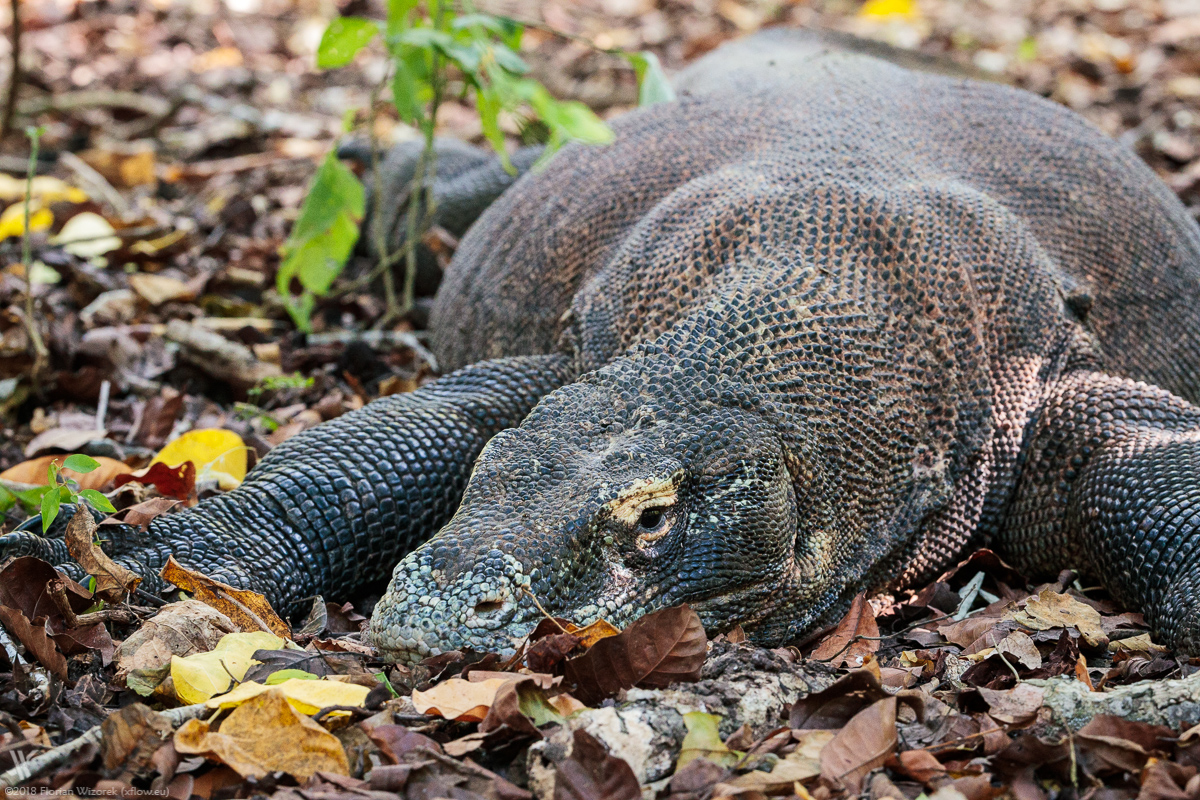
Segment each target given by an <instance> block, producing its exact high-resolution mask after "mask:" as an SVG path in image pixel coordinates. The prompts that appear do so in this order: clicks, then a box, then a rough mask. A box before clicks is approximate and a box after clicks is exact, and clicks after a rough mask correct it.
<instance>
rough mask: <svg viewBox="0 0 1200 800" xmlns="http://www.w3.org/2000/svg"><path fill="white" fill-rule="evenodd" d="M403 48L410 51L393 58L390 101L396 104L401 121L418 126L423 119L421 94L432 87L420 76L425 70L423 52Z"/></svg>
mask: <svg viewBox="0 0 1200 800" xmlns="http://www.w3.org/2000/svg"><path fill="white" fill-rule="evenodd" d="M404 49H406V50H409V51H410V52H409V53H408V54H407V56H406V57H397V58H396V59H395V73H394V74H393V75H392V103H393V104H394V105H395V106H396V114H397V115H399V117H400V121H401V122H407V123H408V124H409V125H413V126H419V125H420V124H421V122H422V121H423V120H424V119H425V103H424V97H423V95H424V94H425V93H426V92H432V88H431V87H430V86H429V84H428V82H427V81H425V80H424V79H423V77H422V76H423V74H424V73H425V72H426V69H425V58H424V54H422V53H420V52H419V51H416V50H412V49H411V48H404Z"/></svg>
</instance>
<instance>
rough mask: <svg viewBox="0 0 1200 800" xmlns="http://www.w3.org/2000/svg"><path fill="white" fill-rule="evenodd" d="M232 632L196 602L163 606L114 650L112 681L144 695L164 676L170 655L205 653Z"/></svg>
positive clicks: (227, 623) (211, 610) (225, 622)
mask: <svg viewBox="0 0 1200 800" xmlns="http://www.w3.org/2000/svg"><path fill="white" fill-rule="evenodd" d="M236 630H237V627H236V626H235V625H234V624H233V622H232V621H231V620H230V619H229V617H227V616H225V615H224V614H222V613H221V612H220V611H217V610H216V609H215V608H213V607H212V606H210V605H206V604H205V603H201V602H200V601H199V600H184V601H182V602H179V603H171V604H170V605H166V606H163V607H162V609H160V610H159V612H158V613H157V614H155V615H154V616H153V617H151V618H150V619H148V620H146V622H145V623H143V624H142V627H141V628H139V629H138V630H137V631H135V632H134V633H133V634H132V635H131V636H130V637H129V638H128V639H126V640H125V641H123V642H122V643H121V646H120V647H119V648H117V659H116V660H117V674H116V676H115V677H114V678H113V680H114V681H115V682H116V683H117V684H118V685H120V684H122V683H127V684H128V686H129V688H131V689H134V690H135V691H137V692H138V693H139V694H146V693H148V692H149V691H150V690H151V689H153V688H154V686H156V685H157V684H158V683H159V682H161V681H162V680H163V679H165V678H166V677H167V669H168V667H170V664H171V656H173V655H175V656H190V655H192V654H193V653H207V652H208V651H209V650H212V649H213V648H214V647H216V646H217V643H218V642H220V641H221V637H222V636H224V635H225V634H227V633H233V632H235V631H236Z"/></svg>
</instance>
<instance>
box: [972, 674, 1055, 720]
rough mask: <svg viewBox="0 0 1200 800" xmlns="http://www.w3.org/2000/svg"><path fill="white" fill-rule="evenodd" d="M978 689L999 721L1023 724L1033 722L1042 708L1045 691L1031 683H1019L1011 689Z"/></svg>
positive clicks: (994, 717)
mask: <svg viewBox="0 0 1200 800" xmlns="http://www.w3.org/2000/svg"><path fill="white" fill-rule="evenodd" d="M976 691H978V692H979V695H980V696H981V697H982V698H983V699H984V701H985V702H986V703H987V704H988V714H989V715H990V716H991V717H992V718H993V719H995V720H996V721H997V722H1005V723H1008V724H1010V725H1023V724H1025V723H1027V722H1031V721H1032V720H1033V718H1034V717H1036V716H1037V713H1038V711H1040V710H1041V708H1042V701H1043V700H1044V699H1045V695H1046V693H1045V691H1044V690H1042V689H1040V688H1039V687H1037V686H1034V685H1033V684H1030V683H1018V684H1017V685H1016V686H1014V687H1013V688H1011V689H984V688H982V687H981V688H979V689H977V690H976Z"/></svg>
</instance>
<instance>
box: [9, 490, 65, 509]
mask: <svg viewBox="0 0 1200 800" xmlns="http://www.w3.org/2000/svg"><path fill="white" fill-rule="evenodd" d="M53 490H55V489H54V487H52V486H37V487H34V488H33V489H25V490H24V491H20V492H13V494H14V495H15V496H16V498H17V500H18V501H19V502H20V503H21V506H22V508H24V509H25V510H26V511H28V512H29V513H31V514H32V513H33V512H34V511H35V510H37V509H38V508H39V507H40V506H41V504H42V498H43V497H45V496H46V495H47V494H49V493H50V492H51V491H53Z"/></svg>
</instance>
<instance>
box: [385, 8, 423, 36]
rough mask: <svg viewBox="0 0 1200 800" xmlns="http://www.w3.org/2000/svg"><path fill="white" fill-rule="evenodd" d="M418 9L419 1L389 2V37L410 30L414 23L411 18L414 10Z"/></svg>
mask: <svg viewBox="0 0 1200 800" xmlns="http://www.w3.org/2000/svg"><path fill="white" fill-rule="evenodd" d="M416 7H417V0H388V4H387V32H388V36H395V35H396V34H398V33H400V31H402V30H405V29H406V28H408V27H409V26H410V25H411V24H412V22H411V21H410V20H409V16H410V15H411V14H412V10H413V9H414V8H416Z"/></svg>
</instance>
